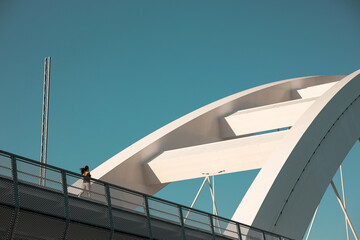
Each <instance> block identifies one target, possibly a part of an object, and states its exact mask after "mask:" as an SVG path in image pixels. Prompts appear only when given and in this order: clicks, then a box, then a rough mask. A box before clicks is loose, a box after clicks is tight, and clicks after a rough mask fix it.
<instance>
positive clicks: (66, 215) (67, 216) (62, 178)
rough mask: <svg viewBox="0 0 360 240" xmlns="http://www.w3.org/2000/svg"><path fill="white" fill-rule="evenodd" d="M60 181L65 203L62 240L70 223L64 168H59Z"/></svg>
mask: <svg viewBox="0 0 360 240" xmlns="http://www.w3.org/2000/svg"><path fill="white" fill-rule="evenodd" d="M61 182H62V188H63V193H64V203H65V206H64V207H65V218H66V222H65V229H64V233H63V238H62V239H63V240H66V239H67V233H68V230H69V225H70V207H69V194H68V189H67V181H66V173H65V171H64V170H61Z"/></svg>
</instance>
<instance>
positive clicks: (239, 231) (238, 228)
mask: <svg viewBox="0 0 360 240" xmlns="http://www.w3.org/2000/svg"><path fill="white" fill-rule="evenodd" d="M236 227H237V230H238V234H239V240H242V235H241V229H240V224H239V223H236Z"/></svg>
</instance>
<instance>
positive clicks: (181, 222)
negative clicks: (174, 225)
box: [178, 205, 186, 240]
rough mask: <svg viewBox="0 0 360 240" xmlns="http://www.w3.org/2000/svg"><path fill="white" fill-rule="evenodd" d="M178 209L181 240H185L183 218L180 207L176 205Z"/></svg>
mask: <svg viewBox="0 0 360 240" xmlns="http://www.w3.org/2000/svg"><path fill="white" fill-rule="evenodd" d="M178 209H179V218H180V224H181V231H182V236H183V237H182V238H183V240H186V235H185V226H184V216H183V212H182V207H181V206H180V205H178Z"/></svg>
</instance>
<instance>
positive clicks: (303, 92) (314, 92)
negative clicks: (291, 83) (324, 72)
mask: <svg viewBox="0 0 360 240" xmlns="http://www.w3.org/2000/svg"><path fill="white" fill-rule="evenodd" d="M336 83H337V82H331V83H325V84H320V85H316V86H312V87H307V88H303V89H298V90H297V92H298V93H299V94H300V96H301V98H314V97H320V96H321V95H323V94H324V93H325V92H326V91H327V90H329V89H330V88H331V87H332V86H334V85H335V84H336Z"/></svg>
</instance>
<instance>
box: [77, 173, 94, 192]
mask: <svg viewBox="0 0 360 240" xmlns="http://www.w3.org/2000/svg"><path fill="white" fill-rule="evenodd" d="M80 170H81V175H83V177H82V179H83V184H82V191H81V192H80V193H79V195H78V197H81V195H82V194H83V193H84V192H85V190H86V192H87V195H88V198H90V197H91V195H90V178H91V174H90V171H89V167H88V166H85V167H84V168H80Z"/></svg>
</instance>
